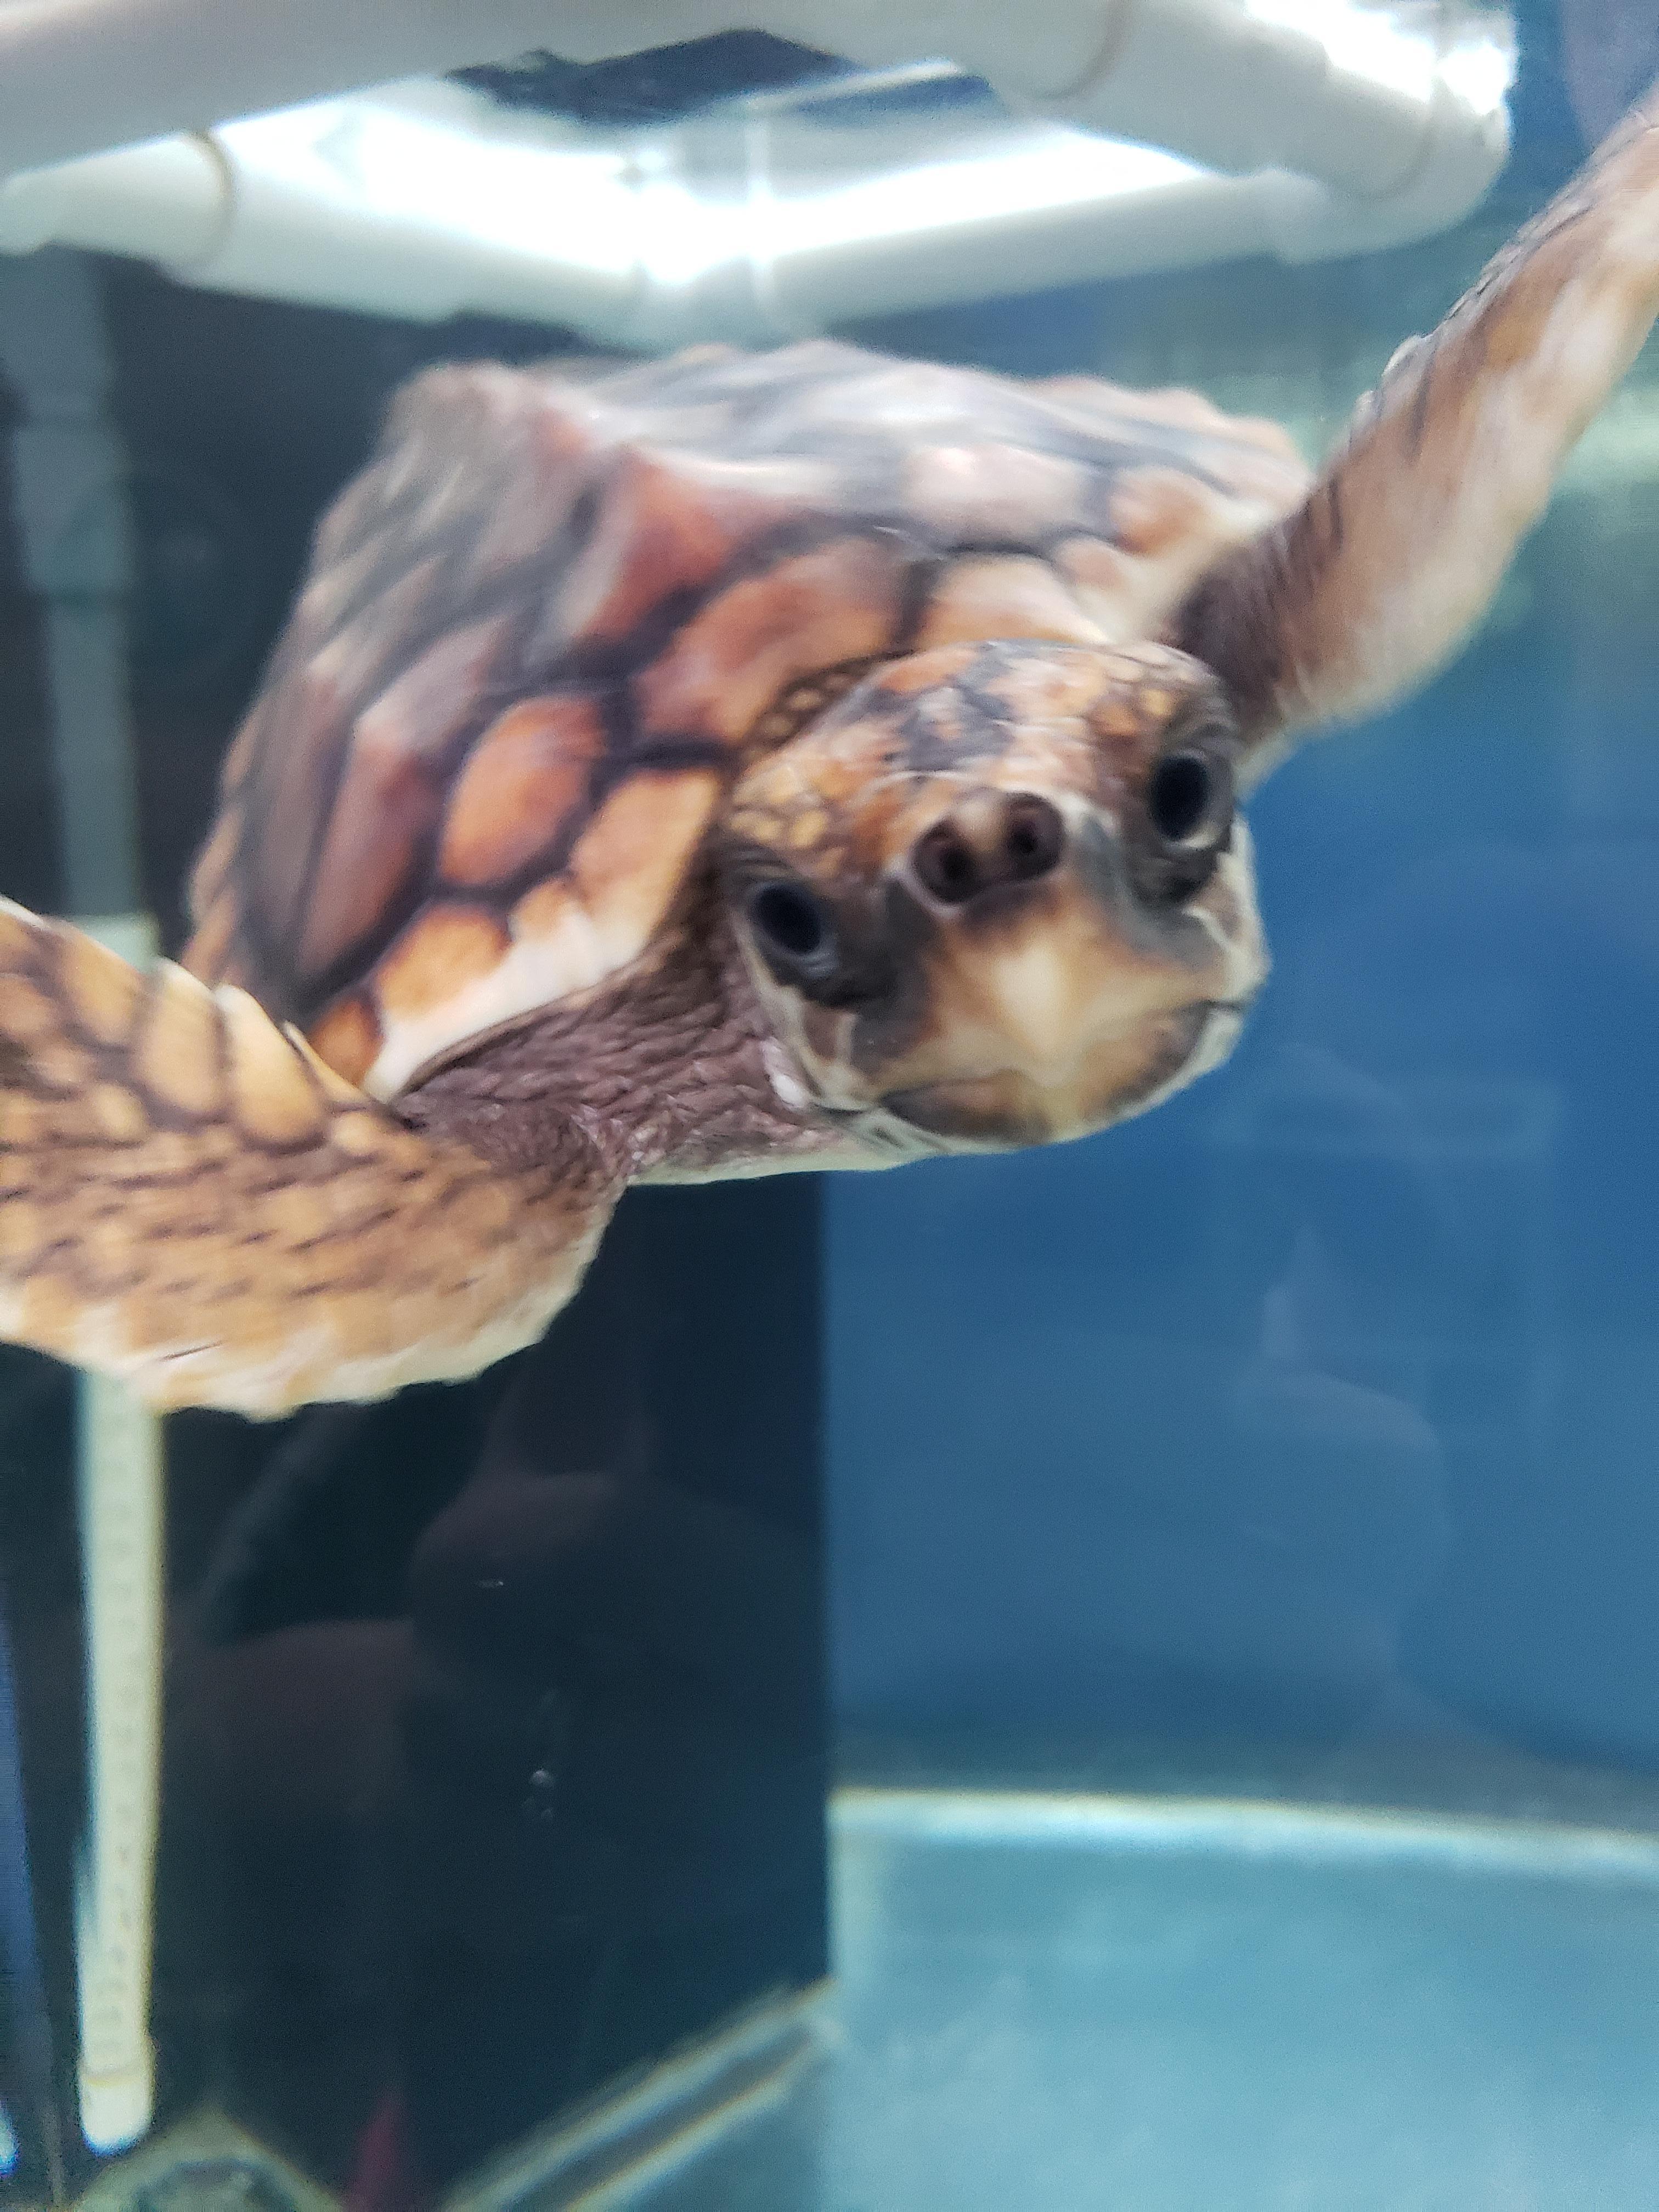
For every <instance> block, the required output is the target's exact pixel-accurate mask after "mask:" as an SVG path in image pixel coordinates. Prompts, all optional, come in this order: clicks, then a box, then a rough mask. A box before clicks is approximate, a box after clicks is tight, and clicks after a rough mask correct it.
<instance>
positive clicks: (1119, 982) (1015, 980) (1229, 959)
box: [854, 793, 1267, 1146]
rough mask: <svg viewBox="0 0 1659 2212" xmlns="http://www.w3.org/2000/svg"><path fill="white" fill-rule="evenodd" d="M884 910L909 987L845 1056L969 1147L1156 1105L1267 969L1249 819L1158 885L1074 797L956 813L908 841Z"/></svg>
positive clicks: (1079, 1129)
mask: <svg viewBox="0 0 1659 2212" xmlns="http://www.w3.org/2000/svg"><path fill="white" fill-rule="evenodd" d="M1194 874H1196V875H1198V877H1199V880H1198V881H1196V883H1194V881H1193V880H1192V878H1193V876H1194ZM890 914H891V915H892V921H893V926H894V935H895V937H896V938H897V939H900V940H901V942H902V945H903V951H902V956H901V968H902V970H904V971H908V976H909V979H910V987H909V988H908V990H906V991H904V992H902V993H901V994H899V996H898V998H897V1000H896V1001H895V1004H894V1006H893V1007H892V1009H891V1012H890V1017H889V1018H886V1019H884V1018H883V1012H882V1010H878V1009H872V1010H871V1012H870V1013H869V1014H868V1015H867V1016H866V1018H865V1019H864V1020H863V1021H862V1022H860V1024H859V1031H860V1033H859V1034H858V1035H857V1036H856V1038H855V1040H854V1056H855V1058H856V1059H857V1060H858V1061H859V1063H860V1066H861V1067H862V1068H863V1069H864V1070H865V1071H866V1072H867V1073H868V1074H869V1075H870V1076H872V1077H877V1078H878V1080H879V1085H880V1098H881V1103H882V1104H883V1105H884V1107H885V1109H887V1110H888V1111H889V1112H890V1113H891V1114H895V1115H898V1116H899V1117H900V1118H901V1119H902V1120H904V1121H908V1122H909V1123H911V1124H913V1125H914V1126H915V1127H918V1128H921V1129H923V1130H925V1131H927V1133H930V1134H933V1135H934V1136H937V1137H941V1138H945V1139H951V1140H955V1141H957V1142H961V1143H964V1144H968V1145H974V1146H977V1145H991V1146H1002V1145H1010V1144H1013V1145H1019V1144H1032V1143H1046V1142H1050V1141H1053V1140H1054V1139H1060V1138H1065V1137H1071V1136H1078V1135H1081V1134H1084V1133H1086V1132H1088V1131H1090V1130H1092V1129H1097V1128H1100V1127H1103V1126H1105V1124H1107V1123H1108V1122H1110V1121H1116V1120H1118V1119H1120V1118H1121V1117H1122V1116H1123V1115H1126V1114H1128V1113H1131V1112H1134V1111H1136V1110H1139V1109H1140V1108H1142V1107H1145V1106H1146V1105H1150V1104H1152V1103H1154V1101H1155V1100H1157V1099H1158V1098H1160V1097H1164V1095H1165V1094H1166V1093H1167V1092H1168V1091H1170V1090H1172V1089H1174V1088H1176V1087H1178V1085H1181V1084H1182V1083H1184V1082H1187V1081H1188V1080H1190V1079H1192V1078H1193V1077H1194V1075H1196V1074H1198V1073H1201V1072H1202V1071H1203V1069H1205V1068H1206V1067H1209V1066H1213V1065H1215V1063H1216V1062H1217V1061H1218V1060H1220V1059H1222V1058H1225V1054H1226V1053H1227V1052H1228V1051H1229V1050H1230V1049H1231V1046H1232V1043H1233V1042H1234V1041H1235V1039H1236V1038H1237V1034H1238V1030H1239V1028H1240V1025H1241V1023H1242V1020H1243V1013H1244V1012H1245V1010H1246V1009H1247V1007H1248V1006H1249V1001H1250V1000H1251V998H1252V997H1253V996H1254V994H1255V991H1256V989H1257V988H1258V987H1259V986H1260V984H1261V980H1262V977H1263V975H1264V974H1265V972H1266V966H1267V962H1266V956H1265V952H1264V950H1263V947H1262V943H1261V930H1260V927H1259V923H1258V921H1257V918H1256V913H1255V901H1254V897H1253V896H1252V887H1251V879H1250V865H1249V838H1248V834H1247V832H1246V831H1245V830H1244V829H1243V824H1242V823H1238V824H1233V825H1231V834H1230V836H1228V839H1227V842H1226V843H1225V845H1220V844H1218V845H1217V846H1216V848H1214V849H1213V850H1212V851H1211V852H1209V853H1207V854H1205V855H1204V856H1203V866H1202V869H1201V871H1200V870H1199V869H1198V868H1197V866H1196V865H1194V869H1193V870H1191V871H1190V872H1188V875H1187V876H1185V877H1182V876H1180V875H1176V877H1175V878H1173V879H1170V880H1165V881H1162V882H1154V881H1152V880H1151V879H1149V878H1148V877H1147V874H1146V871H1145V870H1144V869H1139V868H1137V866H1136V865H1135V856H1134V854H1133V850H1132V849H1130V848H1129V842H1128V841H1127V840H1126V838H1125V837H1124V836H1123V834H1122V833H1121V830H1120V828H1119V825H1118V823H1116V822H1115V820H1114V819H1113V818H1112V817H1109V815H1107V814H1106V813H1105V812H1104V811H1103V810H1102V809H1100V808H1099V807H1097V806H1095V805H1089V804H1087V803H1085V802H1084V801H1082V800H1080V799H1077V798H1075V797H1073V796H1072V795H1069V794H1066V795H1060V796H1056V797H1054V798H1049V797H1043V796H1040V795H1038V794H1035V793H973V794H970V795H969V797H968V798H967V799H964V800H963V801H960V802H958V803H957V805H954V806H953V807H952V808H951V810H950V811H949V812H948V814H947V815H945V817H941V820H940V821H939V823H934V824H933V825H930V827H929V829H927V831H925V832H924V834H923V836H921V838H919V839H918V840H917V841H916V843H915V847H914V848H913V850H912V853H911V855H910V860H909V865H908V868H907V869H906V870H905V871H904V872H902V875H901V877H900V878H899V880H898V881H897V882H896V884H894V886H893V890H892V894H891V897H890ZM907 1033H908V1034H907Z"/></svg>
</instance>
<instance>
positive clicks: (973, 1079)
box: [877, 990, 1256, 1152]
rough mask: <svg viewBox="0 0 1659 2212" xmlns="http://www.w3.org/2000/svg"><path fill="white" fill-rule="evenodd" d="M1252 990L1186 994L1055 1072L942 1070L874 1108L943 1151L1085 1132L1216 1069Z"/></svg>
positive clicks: (1002, 1146)
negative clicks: (1168, 1009) (1184, 1000)
mask: <svg viewBox="0 0 1659 2212" xmlns="http://www.w3.org/2000/svg"><path fill="white" fill-rule="evenodd" d="M1255 996H1256V993H1255V991H1254V990H1252V991H1249V992H1245V993H1242V994H1239V995H1237V996H1236V997H1231V998H1217V999H1196V1000H1191V1001H1190V1002H1189V1003H1188V1005H1187V1006H1182V1007H1181V1008H1180V1009H1178V1010H1177V1011H1176V1012H1172V1013H1170V1014H1167V1015H1164V1016H1163V1017H1162V1018H1159V1019H1158V1020H1157V1021H1156V1022H1143V1023H1139V1024H1133V1025H1131V1026H1129V1027H1127V1028H1126V1029H1124V1030H1116V1031H1112V1032H1108V1033H1106V1034H1104V1035H1103V1036H1100V1037H1097V1038H1096V1039H1094V1040H1091V1043H1090V1045H1089V1046H1088V1048H1086V1049H1085V1051H1084V1052H1083V1053H1081V1054H1079V1059H1078V1061H1077V1063H1076V1064H1075V1066H1073V1067H1071V1068H1068V1069H1067V1070H1066V1073H1064V1074H1062V1075H1060V1076H1057V1077H1054V1078H1050V1079H1045V1078H1044V1077H1043V1076H1042V1075H1040V1074H1037V1073H1034V1072H1033V1071H1032V1070H1030V1068H1027V1067H1018V1066H1008V1067H1002V1068H996V1069H990V1070H985V1071H981V1072H978V1073H970V1074H963V1075H952V1076H945V1077H941V1078H939V1079H937V1080H935V1081H932V1082H928V1083H925V1084H920V1085H914V1086H911V1087H908V1088H906V1089H902V1090H896V1091H888V1092H886V1093H884V1096H883V1097H881V1099H880V1100H879V1102H878V1109H877V1110H878V1112H879V1113H881V1114H882V1115H884V1116H886V1117H889V1118H890V1119H891V1120H892V1121H898V1122H901V1123H902V1124H903V1125H904V1126H905V1127H906V1128H907V1130H908V1131H911V1132H914V1133H915V1134H916V1135H917V1136H919V1137H921V1138H922V1139H931V1140H932V1141H933V1145H934V1146H938V1147H939V1149H943V1150H955V1149H958V1148H973V1149H981V1148H982V1149H984V1150H986V1151H995V1152H1001V1151H1006V1150H1010V1149H1012V1148H1014V1147H1018V1146H1027V1145H1039V1144H1053V1143H1054V1142H1056V1141H1059V1140H1063V1139H1066V1138H1068V1137H1082V1136H1088V1135H1090V1134H1091V1133H1093V1132H1094V1131H1096V1130H1097V1129H1103V1128H1106V1127H1109V1125H1110V1124H1111V1123H1112V1122H1114V1121H1123V1120H1126V1119H1127V1118H1128V1116H1130V1115H1134V1114H1139V1113H1143V1112H1145V1111H1146V1109H1147V1108H1148V1107H1151V1106H1155V1105H1157V1104H1158V1103H1159V1102H1160V1101H1161V1100H1162V1099H1164V1098H1166V1097H1169V1095H1170V1093H1171V1092H1172V1091H1178V1090H1180V1089H1182V1087H1183V1086H1184V1085H1186V1084H1188V1083H1190V1082H1193V1081H1194V1080H1195V1079H1196V1078H1197V1077H1199V1076H1200V1075H1202V1074H1206V1073H1208V1071H1209V1070H1210V1069H1211V1068H1212V1067H1215V1066H1218V1065H1219V1063H1220V1062H1221V1061H1222V1060H1225V1058H1226V1057H1227V1055H1228V1054H1230V1053H1231V1050H1232V1048H1233V1047H1234V1045H1235V1044H1236V1043H1237V1040H1238V1037H1239V1034H1240V1032H1241V1031H1242V1030H1243V1025H1244V1020H1245V1018H1246V1016H1247V1015H1248V1014H1249V1010H1250V1007H1251V1006H1252V1005H1253V1004H1254V1002H1255Z"/></svg>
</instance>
